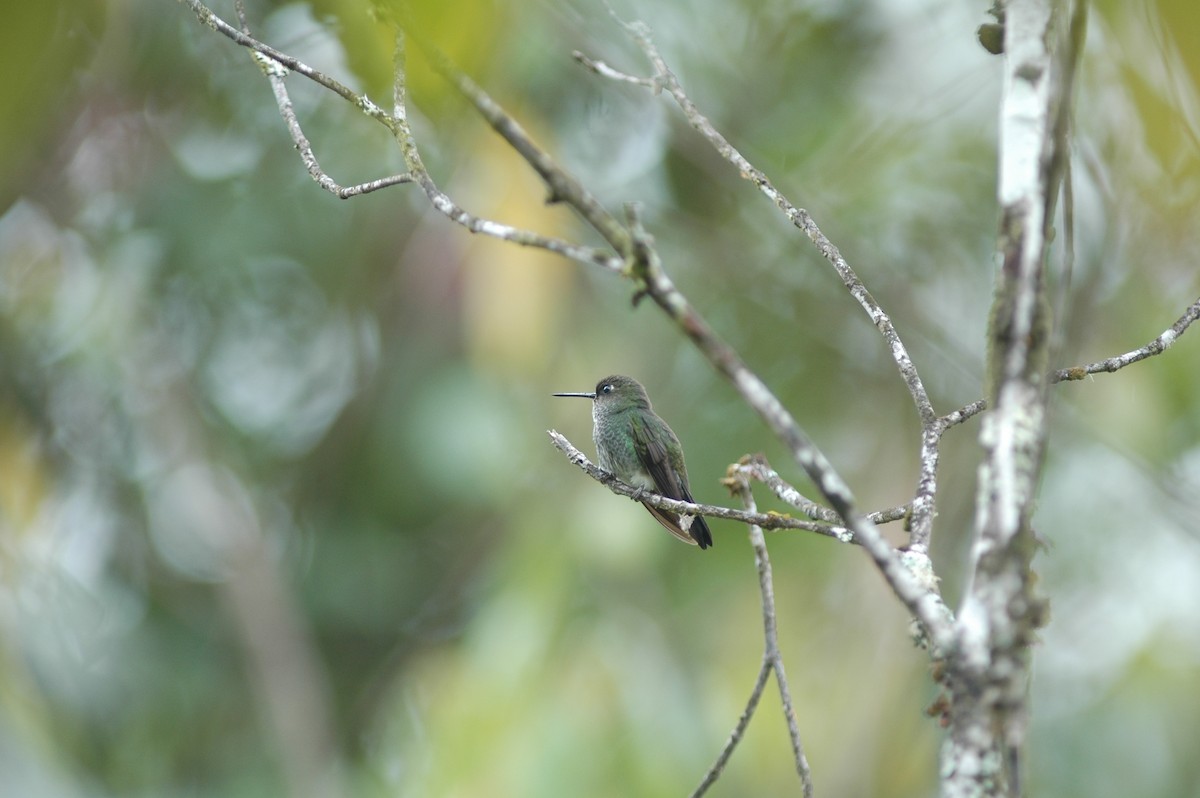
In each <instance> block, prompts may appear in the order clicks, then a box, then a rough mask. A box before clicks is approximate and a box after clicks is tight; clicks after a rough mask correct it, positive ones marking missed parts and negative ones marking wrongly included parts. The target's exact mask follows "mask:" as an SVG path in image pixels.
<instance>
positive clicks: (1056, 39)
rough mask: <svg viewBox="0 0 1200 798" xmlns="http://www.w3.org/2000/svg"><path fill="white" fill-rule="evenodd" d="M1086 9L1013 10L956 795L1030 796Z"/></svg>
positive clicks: (953, 750)
mask: <svg viewBox="0 0 1200 798" xmlns="http://www.w3.org/2000/svg"><path fill="white" fill-rule="evenodd" d="M1084 7H1085V3H1084V2H1082V0H1078V1H1077V2H1076V3H1075V11H1074V13H1073V14H1071V15H1070V16H1069V18H1067V17H1065V16H1064V15H1062V14H1057V15H1056V13H1055V11H1054V9H1052V2H1051V0H1010V2H1008V3H1006V4H1005V7H1004V8H1005V19H1006V24H1005V40H1004V44H1005V46H1004V52H1005V65H1004V71H1005V76H1004V92H1003V98H1002V101H1001V124H1000V185H999V198H1000V205H1001V222H1000V235H999V241H1000V254H1001V260H1002V264H1001V269H1000V274H999V275H998V277H997V283H996V292H995V298H994V302H993V306H992V313H991V319H990V326H989V342H988V344H989V346H988V354H989V358H988V374H989V383H990V384H989V396H988V404H989V408H990V409H989V412H988V413H987V415H986V416H985V417H984V419H983V425H982V429H981V431H980V445H981V447H982V449H983V461H982V462H981V464H980V467H979V479H978V494H977V499H976V524H975V541H974V545H973V547H972V553H971V560H972V564H971V571H970V574H969V582H968V584H967V586H966V589H965V591H964V595H963V600H962V606H961V608H960V610H959V613H958V622H957V632H958V634H957V643H958V645H957V647H956V649H955V652H954V656H953V657H950V658H948V659H947V661H946V681H945V683H946V685H947V686H948V688H949V690H950V706H949V712H948V723H949V733H948V736H947V738H946V741H945V744H944V745H943V749H942V768H941V770H942V775H943V781H942V795H943V796H946V798H959V796H963V797H965V796H1009V795H1018V794H1019V793H1020V756H1019V754H1020V751H1021V749H1022V747H1023V745H1024V741H1025V727H1026V714H1027V708H1026V694H1027V687H1028V677H1029V646H1030V644H1031V643H1032V641H1033V639H1034V633H1035V630H1036V629H1037V628H1038V627H1039V626H1040V625H1041V624H1042V623H1043V622H1044V619H1045V605H1044V601H1043V599H1041V598H1040V597H1039V596H1038V595H1037V593H1036V592H1035V590H1034V584H1035V579H1034V577H1033V573H1032V568H1031V561H1032V558H1033V554H1034V551H1035V549H1036V541H1035V540H1034V537H1033V531H1032V528H1031V526H1030V517H1031V515H1032V512H1033V505H1034V498H1035V495H1036V488H1037V482H1038V476H1039V474H1040V473H1041V466H1042V455H1043V452H1044V449H1045V443H1046V436H1047V433H1046V428H1045V424H1046V386H1047V378H1046V363H1047V360H1048V357H1049V348H1050V338H1051V336H1050V330H1051V327H1052V323H1051V319H1050V318H1049V316H1050V311H1049V303H1048V302H1047V300H1046V296H1045V277H1044V274H1043V269H1044V264H1045V260H1046V258H1045V254H1046V250H1047V247H1048V246H1049V240H1048V237H1047V235H1046V231H1047V229H1048V225H1049V220H1050V219H1051V218H1052V216H1053V211H1054V201H1055V198H1056V196H1057V182H1058V181H1059V179H1060V177H1061V174H1062V163H1063V161H1064V159H1065V158H1066V157H1067V152H1066V136H1065V132H1064V131H1065V124H1066V122H1065V120H1066V119H1067V117H1068V112H1069V105H1070V98H1071V95H1072V86H1071V80H1072V77H1073V75H1074V62H1075V60H1076V59H1077V58H1078V57H1079V53H1080V50H1081V47H1082V28H1083V25H1084V20H1085V12H1084ZM1064 24H1065V25H1066V27H1065V29H1064V27H1063V26H1064Z"/></svg>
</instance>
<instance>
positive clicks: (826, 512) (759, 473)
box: [730, 454, 909, 524]
mask: <svg viewBox="0 0 1200 798" xmlns="http://www.w3.org/2000/svg"><path fill="white" fill-rule="evenodd" d="M730 469H731V471H739V472H741V473H742V474H744V475H745V476H746V477H749V478H750V479H753V480H755V481H757V482H761V483H763V484H764V485H766V486H767V487H768V488H770V489H771V492H772V493H774V494H775V497H776V498H777V499H779V500H780V501H782V502H784V503H786V504H790V505H791V506H792V507H795V508H796V509H797V510H799V511H800V512H802V513H804V514H805V515H807V516H808V517H809V518H811V519H813V520H814V521H824V522H826V523H830V524H836V523H837V522H838V521H840V520H841V519H840V518H839V517H838V514H837V513H835V512H834V511H833V510H830V509H829V508H828V507H825V506H823V505H820V504H817V503H816V502H814V501H812V500H811V499H808V498H806V497H805V496H804V495H803V494H801V493H800V491H798V490H797V489H796V488H795V486H793V485H791V484H789V483H788V482H787V481H786V480H784V479H783V477H781V476H779V472H777V471H776V470H775V469H774V468H772V467H771V464H770V463H769V462H767V458H766V456H764V455H762V454H751V455H746V456H745V457H743V458H742V459H741V460H739V461H738V462H737V463H736V464H735V465H732V466H730ZM908 513H909V506H908V505H907V504H902V505H899V506H898V507H890V508H888V509H887V510H876V511H874V512H870V513H867V518H869V519H870V520H871V521H872V522H873V523H876V524H886V523H888V522H890V521H899V520H901V519H902V518H905V517H906V516H907V515H908Z"/></svg>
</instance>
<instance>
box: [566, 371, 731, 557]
mask: <svg viewBox="0 0 1200 798" xmlns="http://www.w3.org/2000/svg"><path fill="white" fill-rule="evenodd" d="M554 395H555V396H579V397H583V398H586V399H591V400H592V440H593V441H594V442H595V443H596V458H597V459H598V460H599V461H600V467H601V468H603V469H604V470H605V471H608V472H609V473H611V474H613V475H614V476H616V477H617V479H619V480H621V481H622V482H625V483H627V484H629V485H633V486H634V487H637V488H644V489H646V490H651V491H653V492H655V493H657V494H659V495H661V496H665V497H667V498H668V499H677V500H679V501H685V502H692V503H693V504H694V503H695V499H693V498H692V492H691V490H689V489H688V477H687V467H686V466H685V465H684V464H683V447H682V446H680V445H679V438H677V437H675V433H674V432H672V431H671V428H670V427H668V426H667V422H665V421H663V420H662V419H661V418H659V417H658V416H657V415H655V413H654V410H653V408H651V407H650V397H648V396H647V395H646V389H645V388H643V387H642V385H641V383H639V382H638V381H637V380H635V379H633V378H632V377H621V376H616V375H614V376H612V377H605V378H604V379H602V380H600V382H599V383H597V385H596V390H594V391H592V392H591V393H556V394H554ZM642 506H643V507H645V508H646V509H647V510H649V511H650V515H652V516H654V518H655V520H657V521H658V522H659V523H660V524H662V525H663V526H664V527H666V529H667V531H668V532H670V533H671V534H672V535H674V536H675V537H677V538H679V539H680V540H682V541H683V542H684V543H689V544H691V545H693V546H696V545H699V546H700V548H702V549H707V548H708V547H709V546H711V545H712V544H713V540H712V532H710V531H709V529H708V523H707V522H706V521H705V520H704V516H700V515H697V516H693V517H692V525H691V527H689V528H688V529H684V528H683V527H682V526H681V525H680V523H679V521H680V518H679V516H678V515H677V514H675V513H672V512H670V511H668V510H660V509H658V508H657V507H651V506H650V505H648V504H646V503H645V502H642Z"/></svg>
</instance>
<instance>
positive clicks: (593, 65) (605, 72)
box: [571, 50, 662, 94]
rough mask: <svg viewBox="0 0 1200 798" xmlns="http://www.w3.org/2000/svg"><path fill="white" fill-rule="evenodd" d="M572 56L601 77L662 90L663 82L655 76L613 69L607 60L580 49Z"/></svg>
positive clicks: (654, 90)
mask: <svg viewBox="0 0 1200 798" xmlns="http://www.w3.org/2000/svg"><path fill="white" fill-rule="evenodd" d="M571 57H572V58H574V59H575V60H576V61H578V62H579V63H581V64H583V65H584V66H585V67H587V68H588V69H590V70H592V71H593V72H595V73H596V74H597V75H599V76H600V77H603V78H608V79H609V80H615V81H617V82H618V83H632V84H633V85H635V86H642V87H644V88H647V89H650V91H652V92H654V93H655V94H658V93H659V92H660V91H662V84H660V83H659V82H658V81H656V80H654V79H653V78H639V77H638V76H636V75H630V74H628V73H625V72H622V71H620V70H619V69H613V68H612V67H611V66H609V65H608V64H606V63H605V62H603V61H600V60H598V59H595V58H589V57H587V56H586V55H584V54H583V53H581V52H579V51H578V50H574V51H572V53H571Z"/></svg>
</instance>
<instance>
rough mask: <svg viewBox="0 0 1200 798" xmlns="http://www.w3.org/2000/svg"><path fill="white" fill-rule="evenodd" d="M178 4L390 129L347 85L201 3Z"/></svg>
mask: <svg viewBox="0 0 1200 798" xmlns="http://www.w3.org/2000/svg"><path fill="white" fill-rule="evenodd" d="M179 2H180V3H182V4H184V5H185V6H187V7H188V8H190V9H191V10H192V11H193V12H194V13H195V14H196V17H197V18H198V19H199V20H200V21H201V22H202V23H203V24H205V25H207V26H208V27H210V28H212V29H213V30H215V31H216V32H217V33H220V34H221V35H223V36H226V37H228V38H230V39H232V40H233V41H234V42H236V43H237V44H240V45H241V46H242V47H247V48H249V49H251V50H254V51H256V52H258V53H261V54H262V55H265V56H266V57H267V58H270V59H271V60H272V61H277V62H279V63H280V64H282V65H283V66H285V67H287V68H288V69H290V70H291V71H293V72H298V73H300V74H301V75H303V76H304V77H306V78H308V79H309V80H311V81H313V82H314V83H317V84H319V85H321V86H324V87H325V88H327V89H329V90H330V91H331V92H333V93H334V94H336V95H338V96H339V97H341V98H342V99H344V100H347V101H348V102H350V103H351V104H352V105H354V106H356V107H358V108H359V109H360V110H361V111H363V112H364V113H366V114H367V115H368V116H370V117H371V118H372V119H374V120H376V121H377V122H381V123H382V124H383V125H385V126H387V127H389V128H390V127H391V117H389V116H388V115H387V113H386V112H384V110H383V109H382V108H380V107H379V106H377V105H375V104H374V103H373V102H371V101H370V100H369V99H368V98H367V97H366V95H363V94H359V93H357V92H356V91H354V90H353V89H351V88H350V87H349V86H346V85H345V84H343V83H339V82H338V81H336V80H334V79H333V78H331V77H329V76H328V75H326V74H325V73H323V72H319V71H317V70H315V69H313V68H312V67H310V66H309V65H308V64H305V63H304V62H303V61H301V60H300V59H298V58H293V57H292V56H290V55H288V54H287V53H282V52H280V51H279V50H276V49H275V48H274V47H271V46H269V45H266V44H263V43H262V42H260V41H259V40H258V39H255V38H254V37H253V36H251V35H249V34H247V33H243V32H242V31H240V30H238V29H237V28H235V27H233V26H232V25H230V24H229V23H228V22H226V21H225V20H223V19H221V18H220V17H219V16H217V15H216V14H215V13H214V12H213V11H212V9H210V8H208V6H206V5H204V3H202V2H200V0H179Z"/></svg>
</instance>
